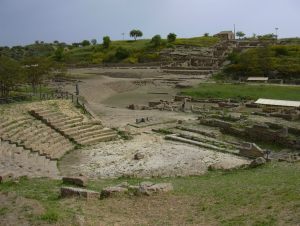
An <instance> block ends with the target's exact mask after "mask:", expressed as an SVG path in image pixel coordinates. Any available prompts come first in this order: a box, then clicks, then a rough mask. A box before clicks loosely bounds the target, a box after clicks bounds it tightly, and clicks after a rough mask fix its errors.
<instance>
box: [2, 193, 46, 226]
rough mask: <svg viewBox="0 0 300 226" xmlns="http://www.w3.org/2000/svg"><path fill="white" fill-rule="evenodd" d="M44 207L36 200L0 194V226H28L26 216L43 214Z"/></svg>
mask: <svg viewBox="0 0 300 226" xmlns="http://www.w3.org/2000/svg"><path fill="white" fill-rule="evenodd" d="M44 211H45V210H44V207H43V206H42V205H41V204H40V203H39V202H38V201H36V200H32V199H27V198H24V197H21V196H18V195H17V194H15V193H12V192H11V193H0V216H1V220H0V225H5V226H10V225H23V226H27V225H28V226H29V225H31V222H29V221H28V216H29V215H31V216H38V215H41V214H42V213H44Z"/></svg>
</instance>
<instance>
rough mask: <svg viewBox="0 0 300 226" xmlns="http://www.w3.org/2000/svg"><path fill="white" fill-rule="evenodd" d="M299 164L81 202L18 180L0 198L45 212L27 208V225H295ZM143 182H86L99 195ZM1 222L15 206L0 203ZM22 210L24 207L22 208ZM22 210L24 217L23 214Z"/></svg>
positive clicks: (42, 184) (299, 206)
mask: <svg viewBox="0 0 300 226" xmlns="http://www.w3.org/2000/svg"><path fill="white" fill-rule="evenodd" d="M299 175H300V164H299V163H297V164H288V163H269V164H267V165H266V166H264V167H261V168H256V169H251V170H250V169H246V170H235V171H231V172H221V171H212V172H209V173H207V174H206V175H204V176H198V177H182V178H180V177H179V178H170V179H168V178H166V179H159V178H157V179H150V181H154V182H171V183H172V184H173V185H174V191H173V192H171V193H169V194H161V195H154V196H150V197H146V196H129V195H124V196H121V197H115V198H110V199H107V200H95V201H89V202H86V201H84V200H81V199H60V198H59V188H60V187H61V186H62V183H61V181H57V180H47V179H31V180H27V179H22V180H20V182H19V183H5V184H0V194H1V193H2V194H5V193H6V192H14V193H15V194H17V195H18V196H19V197H21V196H22V197H26V198H29V199H33V200H37V201H38V202H39V203H40V204H41V205H42V206H43V207H44V212H43V213H42V214H40V215H36V214H29V213H28V211H29V212H30V208H32V207H30V206H27V207H26V209H24V210H23V212H22V213H20V215H19V216H18V217H19V218H20V217H24V218H25V219H27V220H28V221H29V222H30V224H31V225H37V224H38V225H41V224H47V225H49V224H56V225H74V224H75V223H74V222H75V220H74V219H75V218H76V217H75V216H77V215H80V216H84V217H85V220H86V225H95V224H97V225H98V224H99V222H101V224H103V225H115V224H121V225H133V224H135V225H136V224H137V225H239V226H240V225H257V226H259V225H262V226H263V225H297V224H298V223H299V222H300V195H299V194H300V176H299ZM124 181H128V182H129V183H130V184H136V183H138V182H141V181H144V180H142V179H128V178H123V179H122V178H121V179H116V180H99V181H93V182H90V183H89V186H88V187H89V188H90V189H93V190H96V191H99V190H101V188H103V187H105V186H109V185H116V184H118V183H121V182H124ZM1 204H2V205H1V208H0V216H1V219H2V220H3V219H6V217H7V216H8V215H9V214H10V213H12V212H13V211H14V210H15V208H16V206H15V205H16V204H14V202H12V203H11V205H8V204H7V203H1ZM24 208H25V207H24ZM26 211H27V212H26Z"/></svg>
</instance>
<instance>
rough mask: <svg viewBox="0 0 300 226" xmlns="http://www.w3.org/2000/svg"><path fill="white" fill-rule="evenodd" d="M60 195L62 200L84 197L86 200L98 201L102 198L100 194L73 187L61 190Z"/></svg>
mask: <svg viewBox="0 0 300 226" xmlns="http://www.w3.org/2000/svg"><path fill="white" fill-rule="evenodd" d="M60 195H61V197H62V198H68V197H83V198H86V199H98V198H99V197H100V193H99V192H95V191H91V190H87V189H82V188H72V187H62V188H60Z"/></svg>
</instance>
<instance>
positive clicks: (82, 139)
mask: <svg viewBox="0 0 300 226" xmlns="http://www.w3.org/2000/svg"><path fill="white" fill-rule="evenodd" d="M30 113H31V114H32V115H33V116H35V117H36V118H37V119H40V120H42V122H44V123H46V124H47V125H49V126H50V127H51V128H53V129H54V130H56V131H58V132H59V133H60V134H62V135H63V136H64V137H66V138H68V139H70V140H72V141H74V142H75V143H77V144H80V145H92V144H96V143H98V142H102V141H110V140H113V139H115V138H116V137H117V132H116V131H114V130H112V129H109V128H104V127H103V125H102V124H101V122H99V121H94V120H87V119H85V118H84V117H83V116H80V115H79V116H74V117H69V116H67V115H65V114H63V113H61V112H56V111H53V110H50V109H43V108H42V109H34V110H32V111H30Z"/></svg>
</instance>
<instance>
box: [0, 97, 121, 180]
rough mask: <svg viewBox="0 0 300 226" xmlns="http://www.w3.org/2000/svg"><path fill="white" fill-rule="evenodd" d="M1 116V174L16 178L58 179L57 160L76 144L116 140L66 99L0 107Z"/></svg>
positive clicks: (113, 133)
mask: <svg viewBox="0 0 300 226" xmlns="http://www.w3.org/2000/svg"><path fill="white" fill-rule="evenodd" d="M32 109H34V110H32ZM0 115H1V118H0V160H1V161H0V173H1V174H6V173H13V175H14V176H15V177H19V176H23V175H26V176H29V177H52V178H53V177H58V176H59V174H60V173H59V170H58V168H57V166H56V163H57V160H59V159H61V158H62V157H63V156H64V155H65V154H66V153H67V152H70V151H72V150H74V148H75V147H76V145H91V144H96V143H98V142H101V141H109V140H112V139H115V138H116V137H117V132H116V131H114V130H111V129H109V128H104V127H103V125H102V124H101V122H100V121H96V120H92V119H91V118H89V117H88V116H86V115H83V114H82V113H81V112H80V110H79V109H77V108H75V107H74V105H73V104H72V103H71V102H70V101H65V100H57V101H44V102H35V103H28V104H15V105H2V106H0Z"/></svg>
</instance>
